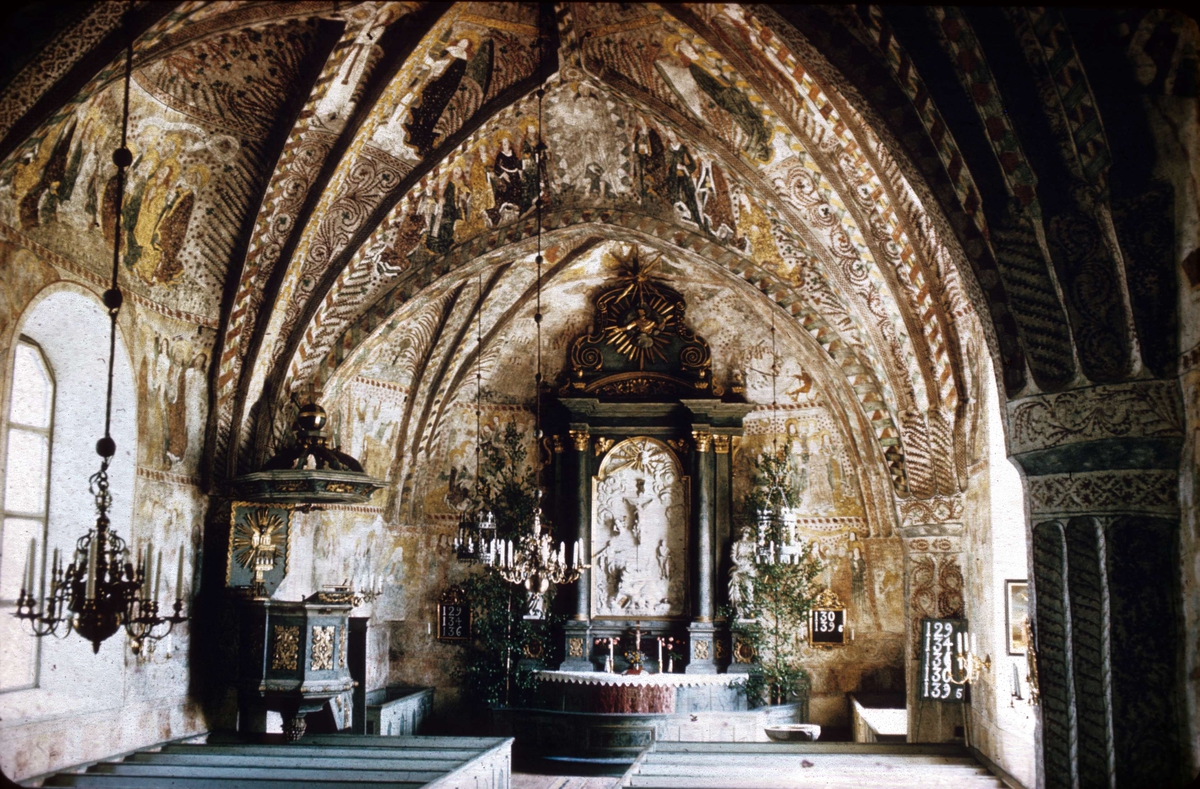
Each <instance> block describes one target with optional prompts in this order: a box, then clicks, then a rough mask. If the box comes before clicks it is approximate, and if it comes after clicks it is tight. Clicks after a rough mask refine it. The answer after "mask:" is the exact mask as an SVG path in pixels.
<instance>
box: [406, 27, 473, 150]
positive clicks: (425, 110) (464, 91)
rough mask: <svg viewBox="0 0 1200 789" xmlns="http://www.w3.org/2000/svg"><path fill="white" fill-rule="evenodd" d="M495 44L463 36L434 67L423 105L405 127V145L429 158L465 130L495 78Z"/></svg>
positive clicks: (425, 91)
mask: <svg viewBox="0 0 1200 789" xmlns="http://www.w3.org/2000/svg"><path fill="white" fill-rule="evenodd" d="M492 48H493V47H492V41H491V39H486V40H484V41H482V42H481V41H480V40H479V39H478V37H477V36H475V35H474V34H473V33H462V34H460V35H459V36H458V38H456V39H455V40H454V42H453V43H451V44H449V45H447V46H446V48H445V49H444V50H443V51H442V53H441V55H440V57H439V58H438V60H437V61H435V62H434V63H433V67H432V71H431V74H430V79H429V82H427V83H426V85H425V89H424V90H423V91H422V92H421V100H420V103H419V104H418V105H417V106H416V107H414V108H413V109H412V114H411V116H410V117H409V120H408V121H407V122H406V123H405V124H404V130H405V131H406V132H407V134H406V136H405V140H404V141H405V143H406V144H408V145H409V146H411V147H412V148H413V149H414V150H415V151H416V152H417V156H419V157H421V158H425V156H427V155H428V154H429V152H430V151H431V150H433V148H434V146H435V145H437V144H438V143H440V142H441V141H442V140H444V139H445V138H446V135H448V134H452V133H453V132H455V131H457V130H458V129H460V128H462V125H463V123H464V122H466V121H467V120H468V119H470V117H471V116H472V115H474V114H475V111H476V110H478V109H479V107H480V105H481V104H483V99H484V96H486V95H487V89H488V85H489V84H490V83H491V77H492Z"/></svg>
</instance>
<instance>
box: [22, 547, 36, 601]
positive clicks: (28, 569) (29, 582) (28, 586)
mask: <svg viewBox="0 0 1200 789" xmlns="http://www.w3.org/2000/svg"><path fill="white" fill-rule="evenodd" d="M35 556H37V538H36V537H35V538H33V539H31V540H30V541H29V560H28V561H27V562H25V589H24V591H25V592H28V593H29V594H30V595H33V563H34V557H35Z"/></svg>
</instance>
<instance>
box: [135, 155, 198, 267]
mask: <svg viewBox="0 0 1200 789" xmlns="http://www.w3.org/2000/svg"><path fill="white" fill-rule="evenodd" d="M208 178H209V175H208V169H207V168H205V167H202V166H200V165H193V166H191V167H189V168H188V171H187V174H186V175H185V176H184V178H183V180H182V181H180V182H177V183H175V184H173V185H172V186H171V194H170V197H169V198H168V200H167V204H166V207H165V208H163V211H162V214H161V215H160V217H159V219H158V223H157V224H156V225H155V227H154V234H153V236H152V237H151V239H150V243H151V246H152V247H153V248H154V250H155V251H156V253H157V257H158V261H157V264H156V266H155V268H154V272H153V273H152V275H151V278H152V279H153V280H154V281H156V282H161V283H163V284H169V283H171V282H174V281H175V280H176V279H177V278H178V277H179V275H180V274H182V273H183V261H181V260H180V259H179V254H180V252H181V251H182V250H183V242H184V240H185V239H186V238H187V231H188V225H189V224H190V223H191V220H192V213H193V212H194V211H195V209H196V193H197V192H198V191H199V190H200V189H201V188H203V187H204V186H205V185H206V184H207V183H208Z"/></svg>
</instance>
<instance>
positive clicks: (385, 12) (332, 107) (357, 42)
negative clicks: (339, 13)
mask: <svg viewBox="0 0 1200 789" xmlns="http://www.w3.org/2000/svg"><path fill="white" fill-rule="evenodd" d="M371 10H372V9H371V7H370V6H369V5H366V6H352V7H351V8H349V9H348V10H347V11H346V15H347V16H348V17H350V20H349V21H350V22H351V24H353V23H354V22H361V23H363V24H362V27H360V28H359V29H358V33H357V34H356V35H355V36H354V43H353V44H351V45H350V46H349V47H347V50H348V52H347V54H346V56H345V59H344V60H343V61H342V65H341V66H339V67H338V72H337V75H336V76H335V77H334V78H333V79H332V80H331V81H330V82H329V87H328V88H327V89H326V91H325V95H324V96H322V97H321V99H320V100H319V101H318V102H317V105H316V108H315V115H316V118H317V122H318V123H319V124H320V125H321V126H322V128H324V129H326V130H327V131H331V132H339V131H341V130H342V127H343V126H344V125H345V123H346V118H348V117H349V115H350V111H351V109H352V108H353V107H354V99H355V96H354V92H355V91H356V90H357V89H358V87H359V83H360V82H361V81H362V78H363V73H364V72H365V71H366V68H367V64H368V63H369V62H370V60H371V51H372V50H373V49H376V47H377V45H376V43H375V42H376V41H378V40H379V37H380V36H381V35H383V31H384V30H386V29H387V27H388V26H389V25H390V24H392V23H393V22H395V21H396V20H397V19H398V18H399V17H400V15H401V13H402V9H401V7H400V6H399V5H397V4H395V3H388V4H386V5H383V6H381V7H379V8H376V9H374V14H371ZM367 15H370V17H369V18H367Z"/></svg>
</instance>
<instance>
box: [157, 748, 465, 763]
mask: <svg viewBox="0 0 1200 789" xmlns="http://www.w3.org/2000/svg"><path fill="white" fill-rule="evenodd" d="M160 753H172V754H184V753H200V754H226V755H229V756H242V755H245V756H317V757H322V758H342V759H345V758H350V759H403V758H407V756H408V755H409V754H412V755H413V756H416V757H418V758H438V759H454V760H458V761H466V760H468V759H473V758H475V757H476V756H478V755H479V753H480V751H479V749H467V748H359V747H346V748H339V747H336V746H332V745H329V746H323V745H300V744H297V745H168V746H166V747H165V748H163V749H162V751H160Z"/></svg>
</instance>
